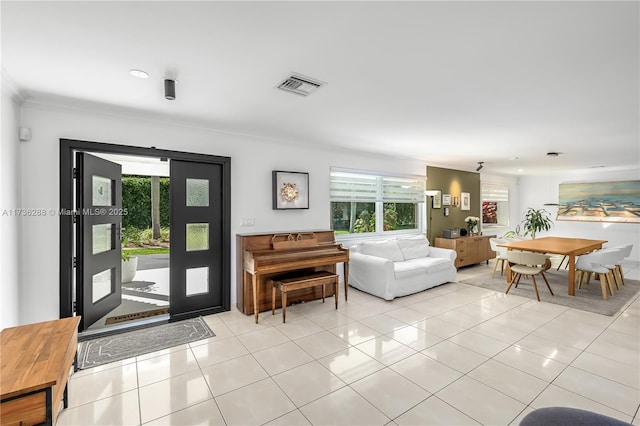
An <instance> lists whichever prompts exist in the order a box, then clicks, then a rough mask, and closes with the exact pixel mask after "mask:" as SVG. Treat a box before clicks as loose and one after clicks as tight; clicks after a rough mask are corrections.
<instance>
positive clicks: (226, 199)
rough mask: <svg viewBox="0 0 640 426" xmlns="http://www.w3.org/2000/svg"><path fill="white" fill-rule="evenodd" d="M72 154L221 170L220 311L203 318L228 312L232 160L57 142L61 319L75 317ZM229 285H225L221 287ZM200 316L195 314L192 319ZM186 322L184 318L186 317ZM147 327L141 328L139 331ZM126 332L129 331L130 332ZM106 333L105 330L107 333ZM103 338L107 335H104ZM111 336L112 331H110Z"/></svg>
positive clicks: (180, 152) (72, 141)
mask: <svg viewBox="0 0 640 426" xmlns="http://www.w3.org/2000/svg"><path fill="white" fill-rule="evenodd" d="M75 151H86V152H89V153H91V152H95V153H110V154H122V155H131V156H143V157H157V158H158V159H160V158H167V159H170V160H185V161H197V162H202V163H211V164H218V165H221V166H222V203H223V209H222V247H223V250H222V282H223V306H222V309H221V310H220V309H217V310H212V312H206V314H211V313H216V312H223V311H228V310H230V309H231V158H230V157H222V156H217V155H208V154H198V153H192V152H183V151H171V150H165V149H157V148H155V147H149V148H146V147H138V146H130V145H116V144H110V143H104V142H91V141H83V140H76V139H65V138H61V139H60V214H59V217H60V249H59V252H60V282H59V284H60V304H59V312H60V318H67V317H71V316H73V315H74V307H73V298H74V294H73V293H74V290H73V276H74V266H73V247H74V241H73V228H74V223H73V214H72V212H73V211H74V210H75V204H74V191H75V186H74V177H73V161H74V160H73V155H74V152H75ZM224 283H228V285H226V284H224ZM200 314H203V312H198V313H196V314H195V315H200ZM185 318H186V317H185ZM145 326H148V324H141V325H140V328H142V327H145ZM133 328H134V327H132V328H129V329H128V330H131V329H133ZM107 330H108V329H107ZM105 333H106V334H108V333H109V331H105ZM111 333H113V331H111Z"/></svg>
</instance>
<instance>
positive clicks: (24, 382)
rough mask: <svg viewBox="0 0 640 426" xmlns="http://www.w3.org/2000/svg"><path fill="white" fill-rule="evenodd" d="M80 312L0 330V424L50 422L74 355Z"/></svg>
mask: <svg viewBox="0 0 640 426" xmlns="http://www.w3.org/2000/svg"><path fill="white" fill-rule="evenodd" d="M79 323H80V317H71V318H62V319H59V320H54V321H47V322H40V323H36V324H28V325H23V326H18V327H11V328H7V329H4V330H2V333H1V334H0V345H1V346H0V352H1V353H2V366H1V369H0V393H1V402H0V424H2V425H3V426H9V425H11V426H13V425H34V424H45V425H53V424H54V423H55V420H56V418H57V416H58V410H59V408H60V402H61V401H62V403H63V406H64V408H66V407H67V380H68V379H69V374H70V371H71V367H72V366H73V365H74V364H75V361H76V352H77V350H78V324H79Z"/></svg>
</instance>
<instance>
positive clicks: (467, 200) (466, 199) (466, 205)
mask: <svg viewBox="0 0 640 426" xmlns="http://www.w3.org/2000/svg"><path fill="white" fill-rule="evenodd" d="M460 210H471V194H469V193H468V192H462V193H460Z"/></svg>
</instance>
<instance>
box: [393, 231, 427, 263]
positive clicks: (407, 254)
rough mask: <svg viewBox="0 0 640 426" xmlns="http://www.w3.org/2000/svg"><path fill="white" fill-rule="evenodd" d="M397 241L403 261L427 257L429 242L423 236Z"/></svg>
mask: <svg viewBox="0 0 640 426" xmlns="http://www.w3.org/2000/svg"><path fill="white" fill-rule="evenodd" d="M397 241H398V247H400V251H401V252H402V256H403V257H404V260H410V259H418V258H421V257H427V256H429V240H427V239H426V237H425V236H424V235H411V236H408V237H401V238H398V240H397Z"/></svg>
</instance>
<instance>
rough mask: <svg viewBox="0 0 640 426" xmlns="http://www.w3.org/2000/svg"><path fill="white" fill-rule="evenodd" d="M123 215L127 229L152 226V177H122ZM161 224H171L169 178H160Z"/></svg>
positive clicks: (164, 225)
mask: <svg viewBox="0 0 640 426" xmlns="http://www.w3.org/2000/svg"><path fill="white" fill-rule="evenodd" d="M122 207H123V208H126V211H127V214H125V215H122V227H123V228H125V229H129V228H135V229H138V230H140V229H149V228H151V178H150V177H148V176H123V177H122ZM160 226H161V227H168V226H169V178H160Z"/></svg>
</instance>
